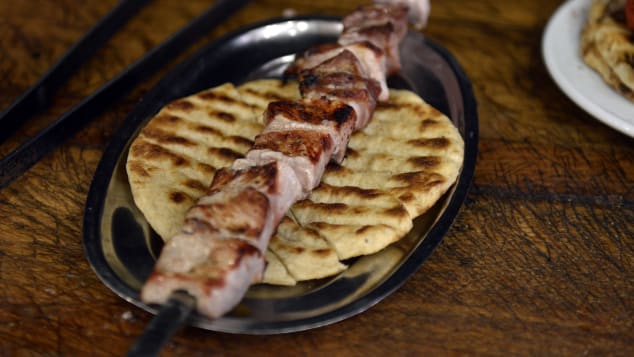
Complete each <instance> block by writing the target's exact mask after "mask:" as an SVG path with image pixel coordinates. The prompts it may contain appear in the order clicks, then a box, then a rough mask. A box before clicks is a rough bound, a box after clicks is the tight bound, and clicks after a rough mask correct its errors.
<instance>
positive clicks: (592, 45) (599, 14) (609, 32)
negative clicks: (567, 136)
mask: <svg viewBox="0 0 634 357" xmlns="http://www.w3.org/2000/svg"><path fill="white" fill-rule="evenodd" d="M625 21H626V20H625V1H623V0H593V1H592V5H591V7H590V12H589V14H588V20H587V23H586V25H585V27H584V29H583V31H582V33H581V55H582V56H583V60H584V61H585V62H586V63H587V64H588V66H590V67H592V68H593V69H594V70H596V71H597V72H598V73H599V74H600V75H601V77H603V79H604V80H605V82H607V83H608V84H609V85H610V86H612V87H613V88H614V89H616V90H617V91H618V92H619V93H621V94H623V95H624V96H625V97H626V98H628V99H629V100H631V101H634V33H633V32H632V31H631V30H630V29H629V28H628V27H627V26H626V22H625Z"/></svg>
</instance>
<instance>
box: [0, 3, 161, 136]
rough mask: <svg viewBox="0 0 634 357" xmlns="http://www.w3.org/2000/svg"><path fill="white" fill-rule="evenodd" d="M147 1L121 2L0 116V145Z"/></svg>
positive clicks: (46, 105)
mask: <svg viewBox="0 0 634 357" xmlns="http://www.w3.org/2000/svg"><path fill="white" fill-rule="evenodd" d="M148 1H149V0H122V1H121V2H119V4H118V5H117V6H116V7H115V8H114V9H112V11H110V12H109V13H108V14H107V15H106V16H104V17H103V18H102V19H101V20H100V21H99V23H97V25H95V27H93V28H92V29H90V31H89V32H88V33H87V34H86V35H85V36H84V37H82V38H81V39H80V40H79V41H77V42H76V43H75V44H74V45H73V47H71V48H70V49H69V50H68V52H66V54H64V56H63V57H62V58H61V59H60V60H59V61H57V63H55V64H54V65H53V67H51V68H50V69H49V70H48V72H46V73H45V74H44V75H43V76H42V77H40V79H39V80H38V81H37V82H36V83H35V84H34V85H33V86H32V87H31V88H29V89H28V90H27V91H26V92H24V94H22V95H21V96H20V97H19V98H18V99H17V100H16V101H15V102H13V103H12V104H11V105H10V106H9V108H8V109H7V110H5V111H4V112H3V113H2V114H0V143H2V142H4V141H5V140H6V139H7V138H8V137H9V136H10V135H11V134H12V133H13V132H14V131H15V130H16V129H17V128H18V127H19V126H20V125H21V124H22V123H23V122H24V121H25V120H26V119H27V118H30V117H32V116H33V115H35V114H37V113H38V112H41V111H43V110H44V109H46V108H47V107H48V106H49V103H50V99H51V97H52V95H53V94H54V93H55V91H56V90H57V89H59V87H61V86H62V85H63V84H64V83H66V81H67V80H68V78H69V77H70V75H71V74H72V73H73V72H74V71H75V70H77V68H78V67H79V66H81V65H82V64H83V63H84V62H86V61H87V60H88V59H89V58H90V57H91V56H92V55H93V54H94V53H95V52H96V51H97V50H98V49H99V48H101V46H103V44H104V43H105V42H106V41H108V39H110V37H112V35H113V34H114V33H116V32H117V31H118V30H119V28H120V27H121V26H123V25H124V24H125V23H126V22H128V20H130V18H132V17H133V16H134V15H135V14H136V13H137V12H138V11H139V10H140V9H141V8H142V7H143V6H144V5H145V4H147V2H148Z"/></svg>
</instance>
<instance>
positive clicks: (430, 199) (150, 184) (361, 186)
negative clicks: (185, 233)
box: [126, 80, 464, 285]
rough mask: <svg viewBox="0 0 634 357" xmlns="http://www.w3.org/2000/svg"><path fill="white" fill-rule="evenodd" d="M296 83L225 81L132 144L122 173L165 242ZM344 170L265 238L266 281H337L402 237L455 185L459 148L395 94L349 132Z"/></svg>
mask: <svg viewBox="0 0 634 357" xmlns="http://www.w3.org/2000/svg"><path fill="white" fill-rule="evenodd" d="M298 98H299V90H298V88H297V84H296V83H293V82H289V83H284V82H281V81H279V80H258V81H253V82H248V83H246V84H244V85H241V86H239V87H234V86H233V85H231V84H224V85H221V86H219V87H215V88H212V89H209V90H205V91H203V92H200V93H197V94H195V95H192V96H189V97H186V98H182V99H179V100H176V101H174V102H172V103H170V104H168V105H167V106H166V107H165V108H163V109H162V110H161V111H160V112H159V113H158V114H157V115H156V116H155V117H154V118H152V119H151V120H150V122H149V123H148V124H147V126H146V127H145V128H143V129H142V130H141V132H140V133H139V135H138V137H137V138H136V139H135V140H134V141H133V143H132V144H131V147H130V151H129V154H128V159H127V166H126V167H127V172H128V178H129V181H130V187H131V189H132V194H133V197H134V201H135V204H136V205H137V206H138V208H139V209H140V210H141V212H142V213H143V214H144V216H145V217H146V219H147V221H148V222H149V224H150V225H151V226H152V228H153V229H154V230H155V231H156V232H157V233H158V234H159V235H160V236H161V237H162V238H163V239H169V238H170V237H172V236H174V235H175V234H176V232H177V231H178V230H179V228H180V226H181V223H182V220H183V217H184V215H185V212H186V210H187V209H188V208H189V207H190V206H191V205H193V204H194V202H195V200H196V198H197V197H199V196H201V195H202V194H203V193H204V192H205V190H206V188H207V186H208V185H209V184H210V182H211V180H212V179H213V176H214V173H215V171H216V170H217V169H219V168H222V167H226V166H230V165H231V164H232V162H233V161H234V160H235V159H237V158H240V157H243V156H244V154H245V153H246V152H247V150H249V148H250V147H251V145H252V144H253V139H254V137H255V136H256V135H257V134H258V133H260V132H261V131H262V129H263V127H264V125H263V123H262V113H263V112H264V110H265V109H266V106H267V105H268V103H269V102H271V101H273V100H279V99H293V100H294V99H298ZM348 148H349V149H348V152H347V156H346V158H345V159H344V161H343V162H342V164H341V165H337V164H329V166H328V168H327V169H326V172H325V174H324V176H323V178H322V183H321V185H320V186H318V187H317V188H316V189H315V190H314V191H313V192H312V193H311V194H310V196H309V197H308V198H307V199H305V200H303V201H300V202H297V203H296V204H295V205H293V206H292V208H291V210H290V211H289V212H288V214H287V216H286V217H285V218H284V219H283V220H282V222H281V224H280V226H279V227H278V229H277V232H276V234H275V236H274V237H273V238H272V239H271V243H270V245H269V249H268V252H267V253H266V259H267V261H268V265H267V269H266V271H265V276H264V282H265V283H269V284H277V285H294V284H296V283H297V282H298V281H304V280H310V279H319V278H324V277H328V276H331V275H335V274H337V273H340V272H341V271H343V270H344V269H346V261H347V260H348V259H350V258H352V257H356V256H360V255H367V254H372V253H375V252H377V251H379V250H381V249H383V248H385V247H386V246H388V245H389V244H391V243H393V242H395V241H397V240H399V239H400V238H401V237H403V236H404V235H405V234H407V232H409V231H410V229H411V228H412V220H413V219H414V218H416V217H417V216H419V215H421V214H422V213H424V212H425V211H426V210H428V209H429V208H430V207H431V206H432V205H433V204H434V203H435V202H436V201H437V200H438V199H439V198H440V196H441V195H443V194H444V193H445V192H446V191H447V189H448V188H449V187H450V186H451V185H452V184H453V183H454V181H455V180H456V177H457V176H458V173H459V170H460V168H461V165H462V159H463V150H464V144H463V141H462V138H461V137H460V134H459V133H458V131H457V129H456V128H455V127H454V125H453V124H452V123H451V122H450V120H449V119H448V118H447V117H446V116H444V115H443V114H442V113H440V112H439V111H437V110H435V109H434V108H432V107H431V106H430V105H428V104H426V103H425V102H423V101H422V100H421V99H420V98H419V97H418V96H417V95H415V94H414V93H412V92H409V91H404V90H391V96H390V101H389V103H387V104H383V105H379V106H378V107H377V109H376V111H375V114H374V117H373V119H372V121H371V122H370V124H369V125H368V126H367V127H366V128H365V129H363V130H362V131H359V132H356V133H355V134H353V136H352V138H351V140H350V143H349V145H348Z"/></svg>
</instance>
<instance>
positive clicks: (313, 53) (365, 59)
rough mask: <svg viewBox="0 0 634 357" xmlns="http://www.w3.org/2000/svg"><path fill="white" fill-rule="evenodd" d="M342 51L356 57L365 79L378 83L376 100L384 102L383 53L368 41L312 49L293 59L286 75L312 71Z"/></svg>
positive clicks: (384, 59) (384, 64)
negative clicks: (378, 89) (346, 51)
mask: <svg viewBox="0 0 634 357" xmlns="http://www.w3.org/2000/svg"><path fill="white" fill-rule="evenodd" d="M344 50H348V51H350V52H351V53H352V54H354V55H355V56H356V57H357V59H358V60H359V63H360V64H361V68H362V69H363V73H365V76H366V78H368V79H372V80H375V81H376V82H377V83H379V85H380V88H381V91H380V92H379V95H378V97H377V98H378V100H380V101H386V100H387V99H388V96H389V94H388V89H387V79H386V62H385V61H386V58H385V53H384V51H383V50H382V49H381V48H379V47H377V46H375V45H373V44H372V43H371V42H369V41H364V42H357V43H352V44H349V45H341V44H336V43H335V44H324V45H318V46H315V47H312V48H310V49H308V50H306V51H305V52H304V53H303V54H301V55H299V56H298V57H297V58H296V59H295V62H293V64H292V65H291V66H290V67H289V68H288V69H287V71H286V74H294V75H297V74H298V73H299V72H300V71H303V70H308V69H312V68H314V67H316V66H318V65H320V64H322V63H324V62H326V61H327V60H329V59H332V58H333V57H335V56H337V55H338V54H340V53H341V52H343V51H344Z"/></svg>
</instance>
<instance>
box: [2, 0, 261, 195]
mask: <svg viewBox="0 0 634 357" xmlns="http://www.w3.org/2000/svg"><path fill="white" fill-rule="evenodd" d="M248 1H249V0H218V1H216V2H215V3H214V5H212V6H211V7H210V8H209V9H208V10H207V11H206V12H205V13H203V14H202V15H200V16H199V17H197V18H196V19H194V20H193V21H192V22H190V23H189V24H187V25H186V26H185V27H184V28H182V29H181V30H179V31H178V32H177V33H176V34H174V35H173V36H172V37H170V38H169V39H167V40H165V41H164V42H163V43H161V44H160V45H159V46H158V47H156V48H154V49H152V50H151V51H150V52H149V53H147V54H146V55H145V56H143V57H142V58H141V59H139V60H138V61H137V62H135V63H134V64H132V65H130V66H129V67H128V68H126V69H125V70H124V71H123V72H121V73H120V74H119V75H118V76H117V77H115V78H114V79H112V80H110V81H109V82H108V83H106V84H105V85H103V86H102V87H101V88H99V89H98V90H97V91H96V92H94V93H93V94H92V95H91V96H89V97H87V98H86V99H84V100H83V101H81V103H79V104H78V105H77V106H75V107H74V108H72V109H71V110H69V111H68V112H66V113H64V114H63V115H62V116H61V117H60V118H59V119H57V120H56V121H55V122H54V123H52V124H51V125H49V126H48V127H46V128H45V129H44V130H42V131H41V132H40V133H38V134H37V135H36V136H34V137H33V138H31V139H30V140H28V141H27V142H26V143H24V144H22V145H21V146H20V147H18V148H17V149H16V150H14V151H13V152H11V153H9V154H8V155H7V156H5V157H4V158H2V159H1V160H0V188H3V187H6V186H7V185H8V184H9V183H11V182H12V181H13V180H14V179H15V178H17V177H18V176H20V175H21V174H22V173H23V172H25V171H26V170H28V169H29V168H30V167H31V166H33V165H34V164H35V163H36V162H37V161H38V160H40V159H41V158H42V157H44V156H45V155H46V154H47V153H49V152H50V151H52V150H53V149H55V148H56V147H57V146H58V145H59V144H61V143H62V142H63V141H64V140H65V139H67V138H68V137H70V136H71V135H73V134H75V133H76V132H77V131H78V130H79V129H81V128H82V127H83V125H85V124H86V123H88V121H90V120H91V119H92V118H94V117H96V116H98V115H99V114H101V113H102V112H104V111H105V110H106V109H107V108H108V106H110V105H111V104H112V103H114V102H115V101H117V100H118V99H121V98H123V97H124V96H125V95H127V93H129V92H130V91H131V90H132V89H133V88H134V87H135V86H136V85H137V84H139V83H140V82H141V81H142V80H144V79H146V78H148V77H149V76H150V75H152V74H154V73H155V72H156V71H158V70H159V69H160V68H161V67H163V66H164V65H166V64H167V63H169V61H170V60H173V59H175V58H176V57H177V56H178V54H180V53H181V52H182V51H184V50H185V49H186V48H188V47H189V46H190V45H191V44H193V43H194V42H195V41H196V40H198V39H199V38H200V37H202V36H203V35H205V34H206V33H208V32H209V31H210V30H211V29H212V28H213V27H215V26H216V25H218V24H220V23H221V22H223V21H224V20H226V19H227V17H229V16H230V15H231V14H233V13H234V12H235V11H237V10H238V9H240V8H241V7H242V6H243V5H244V4H246V3H247V2H248Z"/></svg>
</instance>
